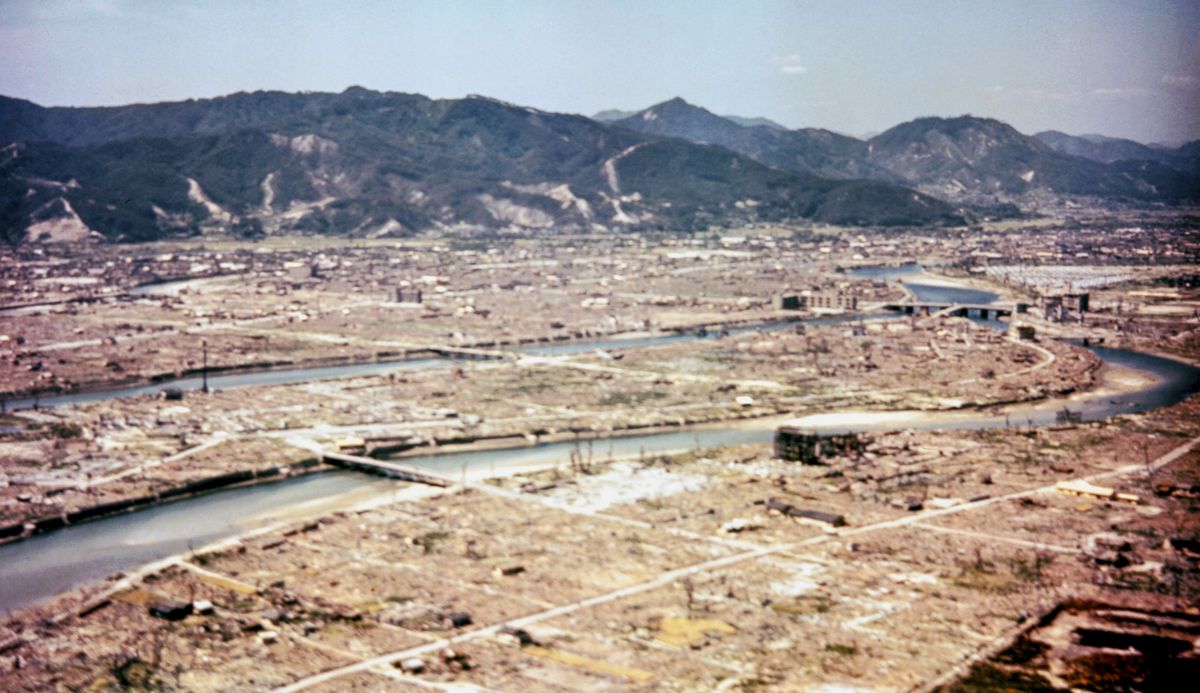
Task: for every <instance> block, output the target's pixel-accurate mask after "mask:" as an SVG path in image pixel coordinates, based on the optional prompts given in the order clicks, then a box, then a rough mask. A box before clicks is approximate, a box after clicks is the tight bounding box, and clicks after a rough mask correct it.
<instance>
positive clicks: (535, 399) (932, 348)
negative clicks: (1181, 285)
mask: <svg viewBox="0 0 1200 693" xmlns="http://www.w3.org/2000/svg"><path fill="white" fill-rule="evenodd" d="M980 358H985V359H986V361H984V362H983V363H982V364H981V363H980V361H979V359H980ZM418 365H420V366H422V367H420V368H408V369H406V368H403V364H399V365H397V367H396V369H395V370H391V371H390V372H387V373H386V374H384V373H379V374H376V375H364V376H361V377H356V378H342V379H337V380H323V381H317V382H311V383H305V384H296V385H279V386H265V385H264V386H259V387H255V388H254V389H253V393H254V394H253V396H252V397H248V395H247V392H248V391H247V389H245V388H231V389H229V390H222V391H217V392H215V393H211V394H208V395H204V394H201V393H188V394H186V396H184V397H183V398H182V399H181V400H179V401H167V400H164V399H162V398H161V397H159V396H156V395H142V396H138V397H131V398H125V399H120V400H111V401H102V402H96V403H91V404H81V405H76V406H73V407H64V408H59V409H52V410H46V411H43V412H22V413H21V414H20V417H21V418H19V419H16V420H15V421H16V422H20V423H22V424H23V428H25V429H27V430H24V431H20V430H18V431H17V432H15V433H10V434H8V435H5V436H2V437H0V480H4V481H6V482H7V483H6V484H0V525H3V524H4V523H6V522H18V521H20V522H24V521H35V520H37V519H39V518H43V517H56V516H59V515H62V514H63V513H67V514H70V513H73V512H76V511H79V510H81V509H84V508H88V507H90V506H95V505H101V504H104V503H109V502H113V501H116V500H120V499H124V498H142V497H146V496H149V495H152V494H154V493H161V492H163V491H165V490H167V489H171V488H177V487H182V486H186V485H188V484H191V483H194V482H197V481H199V480H201V479H205V478H209V477H215V476H220V475H223V474H229V473H234V472H244V471H251V472H261V471H263V470H270V469H273V468H275V467H279V466H286V465H291V464H295V463H297V462H301V461H303V460H304V459H306V458H308V457H311V456H312V455H311V453H310V452H307V451H303V450H300V449H299V448H297V447H295V446H294V445H291V444H290V443H289V442H288V441H289V440H296V439H299V440H315V441H318V442H320V443H322V444H324V445H329V444H331V443H332V442H334V441H336V440H338V439H340V438H345V437H347V436H352V437H361V438H362V439H363V440H364V442H366V443H367V444H368V445H369V446H370V447H371V448H378V447H394V448H399V449H403V448H406V447H413V446H420V445H427V444H429V443H431V442H433V441H435V440H440V441H447V440H459V439H468V440H469V439H476V438H481V437H483V438H487V437H512V438H514V439H515V440H520V439H521V437H522V436H535V435H543V434H546V433H553V432H557V431H583V432H586V433H588V434H597V433H603V432H606V431H613V430H622V429H630V428H642V427H647V426H664V425H666V426H674V425H680V424H690V423H698V422H712V421H722V420H726V419H731V418H740V417H746V416H763V415H769V414H776V413H781V412H785V411H793V412H794V411H801V412H802V411H804V410H805V409H807V408H822V409H825V408H829V407H832V406H864V405H865V406H886V405H893V406H904V407H907V408H928V409H939V408H947V407H951V408H954V407H961V406H973V405H974V406H978V405H984V404H988V403H995V402H1011V401H1020V400H1027V399H1037V398H1040V397H1043V396H1046V395H1047V394H1052V393H1060V392H1066V391H1071V390H1075V389H1087V388H1089V387H1091V385H1092V382H1093V380H1094V371H1095V369H1096V367H1097V365H1098V361H1097V359H1096V357H1095V356H1094V355H1093V354H1091V352H1088V351H1086V350H1084V349H1081V348H1079V347H1074V346H1070V345H1068V344H1065V343H1062V342H1057V341H1053V340H1051V341H1046V342H1045V343H1044V344H1030V343H1023V342H1017V341H1013V340H1009V339H1006V338H1005V337H1003V336H1002V335H1000V334H999V333H998V332H997V331H996V330H993V329H990V328H987V327H982V326H979V325H976V324H975V323H972V322H970V321H969V320H964V319H961V318H949V319H945V320H933V319H926V320H923V321H901V322H889V323H884V322H875V323H863V324H861V325H860V324H857V323H850V324H844V325H826V326H815V327H806V328H805V329H804V330H803V333H802V334H800V333H798V331H797V329H796V328H793V327H784V328H775V329H772V330H770V331H751V332H747V333H740V334H734V335H731V336H728V337H725V338H722V339H707V340H700V341H688V342H675V343H670V342H668V343H665V344H662V345H659V346H649V347H646V346H640V347H637V348H625V349H622V348H615V349H608V350H598V349H592V350H587V349H585V350H580V351H578V352H575V353H572V354H564V355H558V356H555V355H549V356H539V355H535V354H527V355H523V356H517V355H513V356H511V357H508V358H504V359H501V360H489V361H442V362H438V363H432V364H430V363H427V362H421V363H420V364H418ZM739 398H743V399H742V400H741V401H740V403H739ZM47 461H49V462H50V463H49V464H47Z"/></svg>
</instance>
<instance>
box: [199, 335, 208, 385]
mask: <svg viewBox="0 0 1200 693" xmlns="http://www.w3.org/2000/svg"><path fill="white" fill-rule="evenodd" d="M200 348H201V349H203V351H204V366H203V368H201V370H200V374H201V376H200V377H201V378H202V379H203V383H204V384H203V385H202V386H201V388H200V389H201V390H204V393H205V394H208V340H207V339H201V340H200Z"/></svg>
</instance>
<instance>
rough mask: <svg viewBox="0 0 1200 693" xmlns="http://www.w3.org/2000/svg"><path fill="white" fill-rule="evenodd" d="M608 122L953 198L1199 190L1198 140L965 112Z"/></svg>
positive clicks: (662, 113) (674, 105) (974, 200)
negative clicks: (1100, 133) (814, 120)
mask: <svg viewBox="0 0 1200 693" xmlns="http://www.w3.org/2000/svg"><path fill="white" fill-rule="evenodd" d="M612 122H613V124H614V125H617V126H619V127H623V128H626V129H629V130H633V131H636V132H641V133H646V134H654V135H660V136H667V137H679V138H683V139H686V140H688V141H691V142H696V143H706V144H716V145H720V146H722V147H726V148H728V149H730V150H732V151H735V152H738V153H741V154H745V155H746V156H749V157H751V158H753V159H755V160H757V161H761V162H763V163H766V164H769V165H772V166H776V167H779V168H784V169H788V170H792V171H798V172H805V173H813V174H816V175H820V176H826V177H830V178H835V179H837V178H869V179H874V180H881V181H887V182H891V183H897V184H902V185H909V186H912V187H914V188H917V189H919V190H921V191H923V192H925V193H928V194H930V195H933V196H936V197H939V198H941V199H945V200H949V201H952V202H955V203H959V204H971V205H984V206H986V205H989V204H1003V203H1013V202H1016V203H1018V204H1024V205H1029V204H1036V202H1037V200H1038V199H1039V196H1042V195H1045V194H1047V193H1049V194H1055V195H1067V196H1092V197H1101V198H1121V199H1125V200H1133V201H1142V202H1150V201H1156V202H1161V201H1180V200H1187V199H1195V198H1197V197H1200V175H1198V174H1200V165H1198V163H1200V162H1198V160H1197V156H1196V154H1197V150H1198V149H1200V141H1197V142H1191V143H1189V144H1186V145H1184V146H1182V147H1179V148H1177V149H1165V148H1159V149H1155V148H1151V147H1148V146H1146V145H1140V144H1138V143H1136V142H1132V141H1129V140H1115V139H1106V140H1105V141H1103V142H1099V141H1095V140H1094V138H1086V137H1071V136H1069V135H1062V134H1061V133H1040V134H1039V135H1036V136H1032V137H1031V136H1028V135H1023V134H1021V133H1020V132H1018V131H1017V130H1016V129H1014V128H1013V127H1012V126H1010V125H1007V124H1005V123H1002V122H1000V121H998V120H992V119H989V118H977V117H972V116H960V117H957V118H918V119H916V120H913V121H909V122H907V123H902V124H900V125H897V126H896V127H893V128H891V129H889V130H887V131H885V132H882V133H880V134H878V135H875V136H874V137H871V138H870V139H868V140H860V139H857V138H854V137H849V136H846V135H840V134H837V133H834V132H831V131H829V130H820V129H814V128H802V129H796V130H786V129H783V130H781V129H777V128H768V127H746V126H743V125H740V124H739V123H737V122H735V121H733V120H731V119H729V118H723V117H720V116H717V115H714V114H712V113H710V112H708V111H707V110H705V109H703V108H700V107H698V106H694V105H692V104H689V103H687V102H686V101H683V100H682V99H678V98H676V99H672V100H670V101H666V102H663V103H660V104H657V105H655V106H651V107H650V108H647V109H645V110H643V111H639V112H637V113H632V114H629V115H626V116H625V117H624V118H620V119H618V120H614V121H612Z"/></svg>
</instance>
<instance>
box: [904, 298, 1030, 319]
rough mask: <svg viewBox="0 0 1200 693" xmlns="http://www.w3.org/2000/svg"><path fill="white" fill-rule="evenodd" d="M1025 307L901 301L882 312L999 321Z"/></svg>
mask: <svg viewBox="0 0 1200 693" xmlns="http://www.w3.org/2000/svg"><path fill="white" fill-rule="evenodd" d="M1025 307H1026V306H1025V305H1024V304H1021V303H1018V304H1015V305H1003V304H996V303H949V302H946V301H912V300H909V301H901V302H899V303H885V304H884V305H883V309H884V310H890V311H893V312H896V313H904V314H906V315H930V316H934V317H939V316H941V317H945V316H950V315H956V316H960V317H964V318H969V317H971V316H972V315H975V316H977V317H980V318H983V319H984V320H987V319H989V318H995V319H997V320H998V319H1000V317H1001V316H1011V315H1012V314H1013V313H1024V312H1025Z"/></svg>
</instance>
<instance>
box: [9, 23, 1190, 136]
mask: <svg viewBox="0 0 1200 693" xmlns="http://www.w3.org/2000/svg"><path fill="white" fill-rule="evenodd" d="M352 85H360V86H364V87H368V88H371V89H378V90H387V91H402V92H415V93H421V94H426V95H428V96H432V97H436V98H454V97H461V96H464V95H467V94H483V95H486V96H492V97H495V98H499V99H503V100H505V101H510V102H513V103H519V104H522V105H527V106H533V107H536V108H539V109H543V110H548V111H561V112H570V113H582V114H585V115H590V114H593V113H595V112H597V111H600V110H603V109H609V108H617V109H622V110H638V109H642V108H645V107H647V106H650V105H652V104H655V103H659V102H661V101H665V100H667V99H670V98H673V97H675V96H682V97H683V98H684V99H686V100H688V101H690V102H692V103H694V104H697V105H700V106H703V107H705V108H707V109H709V110H711V111H713V112H715V113H718V114H734V115H743V116H763V117H767V118H771V119H772V120H775V121H777V122H779V123H781V124H783V125H786V126H788V127H824V128H829V129H831V130H835V131H838V132H844V133H847V134H852V135H857V136H862V135H865V134H869V133H874V132H879V131H882V130H885V129H887V128H889V127H892V126H893V125H897V124H899V123H901V122H904V121H907V120H911V119H913V118H916V117H921V116H929V115H938V116H957V115H962V114H967V113H969V114H972V115H977V116H986V117H992V118H998V119H1000V120H1003V121H1005V122H1008V123H1010V124H1012V125H1013V126H1015V127H1016V128H1017V129H1018V130H1020V131H1022V132H1025V133H1028V134H1032V133H1034V132H1038V131H1041V130H1046V129H1056V130H1062V131H1064V132H1068V133H1071V134H1085V133H1098V134H1103V135H1109V136H1113V137H1127V138H1130V139H1134V140H1138V141H1142V142H1173V143H1177V142H1182V141H1185V140H1192V139H1197V138H1200V2H1198V1H1197V0H883V1H879V0H876V1H861V0H741V1H738V2H729V1H716V0H661V1H659V0H630V1H626V0H547V1H542V0H524V1H520V2H517V1H511V2H506V1H502V0H435V1H432V2H417V1H404V0H392V1H386V2H385V1H383V0H378V1H375V0H340V1H336V2H330V1H325V0H288V1H278V0H240V1H225V0H198V1H194V2H183V1H181V0H0V94H4V95H6V96H14V97H19V98H25V99H29V100H31V101H34V102H36V103H39V104H42V105H47V106H83V105H89V106H91V105H118V104H127V103H136V102H153V101H174V100H182V99H187V98H205V97H213V96H221V95H225V94H230V93H233V92H237V91H256V90H261V89H274V90H284V91H341V90H343V89H345V88H346V87H348V86H352Z"/></svg>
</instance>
